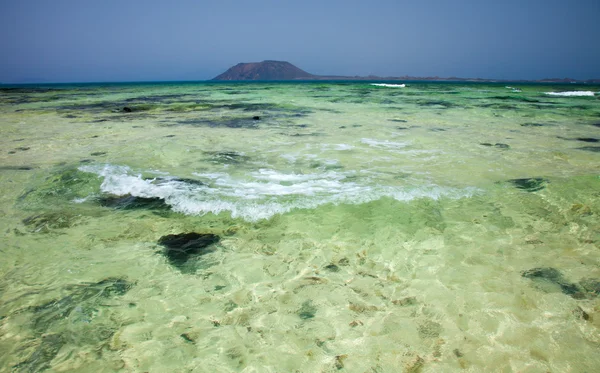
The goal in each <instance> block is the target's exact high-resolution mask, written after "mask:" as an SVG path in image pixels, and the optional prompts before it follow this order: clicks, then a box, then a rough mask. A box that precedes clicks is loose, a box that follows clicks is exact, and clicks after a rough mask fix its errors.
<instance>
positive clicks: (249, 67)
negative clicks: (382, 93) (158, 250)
mask: <svg viewBox="0 0 600 373" xmlns="http://www.w3.org/2000/svg"><path fill="white" fill-rule="evenodd" d="M211 80H212V81H249V80H254V81H277V80H279V81H289V80H306V81H313V80H368V81H394V80H399V81H447V82H482V83H485V82H523V83H578V84H599V83H600V79H587V80H577V79H571V78H551V79H540V80H501V79H484V78H459V77H455V76H452V77H447V78H444V77H439V76H427V77H418V76H408V75H405V76H385V77H381V76H375V75H369V76H340V75H314V74H310V73H308V72H306V71H304V70H302V69H300V68H298V67H296V66H294V65H293V64H291V63H289V62H287V61H274V60H265V61H262V62H249V63H238V64H237V65H235V66H232V67H230V68H229V69H227V71H225V72H224V73H222V74H220V75H218V76H216V77H214V78H213V79H211Z"/></svg>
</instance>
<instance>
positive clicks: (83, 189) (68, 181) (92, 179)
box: [17, 166, 101, 208]
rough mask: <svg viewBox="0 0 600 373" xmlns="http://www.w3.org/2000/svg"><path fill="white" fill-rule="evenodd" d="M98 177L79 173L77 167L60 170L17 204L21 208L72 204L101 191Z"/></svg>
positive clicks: (21, 198)
mask: <svg viewBox="0 0 600 373" xmlns="http://www.w3.org/2000/svg"><path fill="white" fill-rule="evenodd" d="M100 184H101V181H100V179H99V178H98V176H96V175H94V174H91V173H87V172H83V171H79V170H78V169H77V168H76V167H75V166H67V167H61V168H58V169H57V170H56V171H55V172H53V173H52V174H50V176H48V177H47V178H46V179H45V180H44V181H43V182H42V183H41V185H39V186H37V187H35V188H30V189H29V190H27V191H26V192H24V193H23V194H21V196H19V198H18V200H17V202H18V204H19V205H20V206H21V207H25V208H39V207H42V206H43V207H47V206H48V205H55V204H58V205H60V206H64V204H65V203H67V204H70V203H71V202H72V201H73V200H74V199H76V198H84V197H87V196H89V195H91V194H93V193H95V192H97V191H98V189H100Z"/></svg>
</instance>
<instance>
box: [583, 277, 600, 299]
mask: <svg viewBox="0 0 600 373" xmlns="http://www.w3.org/2000/svg"><path fill="white" fill-rule="evenodd" d="M579 284H580V285H581V286H582V287H583V289H584V290H585V291H586V292H587V294H588V295H590V296H594V297H597V296H600V279H597V278H584V279H582V280H581V281H580V282H579Z"/></svg>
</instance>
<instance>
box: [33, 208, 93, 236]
mask: <svg viewBox="0 0 600 373" xmlns="http://www.w3.org/2000/svg"><path fill="white" fill-rule="evenodd" d="M82 220H83V216H82V215H79V214H75V213H73V212H70V211H51V212H44V213H41V214H37V215H32V216H30V217H27V218H25V219H23V221H22V223H23V224H24V225H25V227H26V228H27V230H28V231H29V232H30V233H50V232H54V231H55V230H56V229H66V228H71V227H74V226H76V225H79V224H81V223H82Z"/></svg>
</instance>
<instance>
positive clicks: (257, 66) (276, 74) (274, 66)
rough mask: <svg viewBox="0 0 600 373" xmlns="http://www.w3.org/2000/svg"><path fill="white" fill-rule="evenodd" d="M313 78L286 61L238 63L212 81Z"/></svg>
mask: <svg viewBox="0 0 600 373" xmlns="http://www.w3.org/2000/svg"><path fill="white" fill-rule="evenodd" d="M314 77H315V76H314V75H312V74H309V73H307V72H306V71H304V70H301V69H299V68H297V67H296V66H294V65H292V64H291V63H289V62H287V61H274V60H265V61H262V62H250V63H238V64H237V65H235V66H233V67H230V68H229V69H228V70H227V71H225V72H224V73H223V74H221V75H219V76H217V77H215V78H213V79H212V80H301V79H313V78H314Z"/></svg>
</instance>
